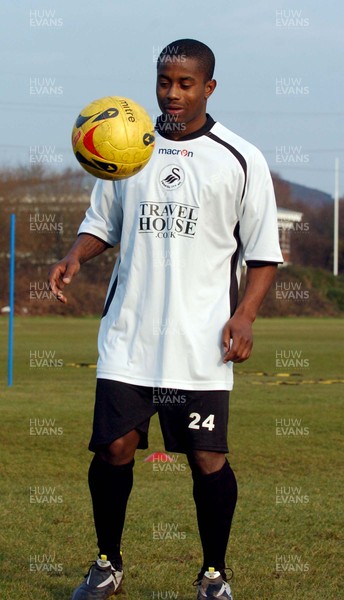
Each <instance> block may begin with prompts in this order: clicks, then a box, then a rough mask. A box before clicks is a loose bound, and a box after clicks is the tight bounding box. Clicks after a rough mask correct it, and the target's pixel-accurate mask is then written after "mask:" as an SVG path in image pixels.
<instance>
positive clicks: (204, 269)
mask: <svg viewBox="0 0 344 600" xmlns="http://www.w3.org/2000/svg"><path fill="white" fill-rule="evenodd" d="M78 233H79V234H80V233H88V234H91V235H94V236H97V237H98V238H100V239H102V240H104V241H105V242H107V243H108V244H111V245H112V246H113V245H115V244H117V243H118V242H120V244H121V246H120V254H119V257H118V259H117V261H116V265H115V268H114V271H113V274H112V277H111V281H110V285H109V289H108V293H107V298H106V301H105V307H104V313H103V316H102V320H101V324H100V330H99V338H98V344H99V360H98V369H97V376H98V377H99V378H104V379H113V380H119V381H123V382H128V383H132V384H136V385H144V386H152V387H164V388H170V389H185V390H230V389H232V387H233V373H232V363H227V364H224V363H223V362H222V358H223V351H222V344H221V334H222V329H223V326H224V324H225V323H226V321H227V320H228V319H229V317H230V316H231V315H232V314H233V312H234V311H235V307H236V303H237V294H238V285H239V277H240V270H241V264H242V259H245V261H246V263H248V264H250V261H252V264H254V262H255V261H263V262H273V263H278V262H282V261H283V258H282V255H281V251H280V248H279V243H278V227H277V213H276V203H275V197H274V191H273V186H272V181H271V176H270V173H269V169H268V166H267V164H266V161H265V159H264V158H263V156H262V154H261V153H260V151H259V150H258V149H257V148H256V147H255V146H253V145H252V144H250V143H248V142H246V141H245V140H243V139H242V138H240V137H239V136H237V135H236V134H234V133H232V132H231V131H229V130H228V129H226V128H225V127H223V126H222V125H221V124H220V123H217V122H214V121H213V119H212V118H211V117H209V116H208V118H207V123H206V125H205V126H204V127H203V128H202V129H201V130H199V131H197V132H195V133H194V134H191V135H189V136H187V137H184V138H183V139H182V140H180V141H173V140H170V139H167V138H165V137H163V135H161V134H159V133H157V134H156V144H155V148H154V152H153V156H152V158H151V160H150V162H149V163H148V165H147V166H146V167H145V168H144V169H143V170H142V171H141V172H140V173H138V174H137V175H135V176H134V177H131V178H130V179H125V180H122V181H116V182H112V181H103V180H100V179H99V180H97V182H96V184H95V187H94V190H93V192H92V196H91V206H90V208H89V209H88V210H87V213H86V216H85V219H84V221H83V222H82V224H81V226H80V229H79V232H78Z"/></svg>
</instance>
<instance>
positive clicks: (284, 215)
mask: <svg viewBox="0 0 344 600" xmlns="http://www.w3.org/2000/svg"><path fill="white" fill-rule="evenodd" d="M302 216H303V213H302V212H298V211H297V210H290V209H289V208H277V217H278V231H279V241H280V246H281V251H282V254H283V258H284V265H285V266H286V265H289V264H290V263H291V234H292V233H293V232H295V231H301V229H302V225H300V224H301V221H302Z"/></svg>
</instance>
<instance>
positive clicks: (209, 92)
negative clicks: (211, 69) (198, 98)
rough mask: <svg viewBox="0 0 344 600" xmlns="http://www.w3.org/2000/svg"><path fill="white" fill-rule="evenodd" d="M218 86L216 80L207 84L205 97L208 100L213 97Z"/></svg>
mask: <svg viewBox="0 0 344 600" xmlns="http://www.w3.org/2000/svg"><path fill="white" fill-rule="evenodd" d="M216 85H217V84H216V80H215V79H209V81H207V82H206V84H205V89H204V97H205V99H206V100H207V99H208V98H209V96H211V95H212V93H213V91H214V90H215V88H216Z"/></svg>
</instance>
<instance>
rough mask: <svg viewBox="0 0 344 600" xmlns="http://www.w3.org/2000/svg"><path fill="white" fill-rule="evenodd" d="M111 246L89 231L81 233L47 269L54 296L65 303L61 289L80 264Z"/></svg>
mask: <svg viewBox="0 0 344 600" xmlns="http://www.w3.org/2000/svg"><path fill="white" fill-rule="evenodd" d="M107 248H111V246H110V244H108V243H107V242H104V241H103V240H100V239H99V238H97V237H95V236H94V235H91V234H89V233H81V234H80V235H79V236H78V237H77V239H76V241H75V242H74V244H73V246H72V248H71V249H70V251H69V253H68V254H67V256H65V258H63V259H62V260H60V261H59V262H58V263H56V265H53V266H52V267H51V269H50V271H49V287H50V289H51V291H52V292H53V294H55V296H56V298H57V299H58V300H60V302H63V303H64V304H66V302H67V298H66V297H65V296H64V295H63V293H62V290H63V288H64V286H65V285H68V284H69V283H70V282H71V281H72V279H73V277H74V276H75V275H76V274H77V273H79V271H80V266H81V265H82V264H83V263H84V262H86V261H87V260H90V259H91V258H94V257H95V256H98V254H101V253H102V252H104V250H107Z"/></svg>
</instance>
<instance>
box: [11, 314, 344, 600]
mask: <svg viewBox="0 0 344 600" xmlns="http://www.w3.org/2000/svg"><path fill="white" fill-rule="evenodd" d="M97 328H98V320H97V319H91V318H87V319H86V318H85V319H69V318H50V317H49V318H48V317H46V318H38V317H37V318H18V319H16V324H15V372H14V385H13V387H12V388H7V386H6V344H7V320H6V319H5V318H1V320H0V337H1V342H2V343H1V366H0V369H1V370H0V382H1V395H0V400H1V534H0V535H1V550H0V552H1V554H0V556H1V568H0V588H1V598H2V600H31V599H34V600H69V598H70V595H71V592H72V590H73V588H74V587H75V586H76V585H77V584H78V583H79V582H80V580H81V578H82V575H83V574H84V573H85V572H86V571H87V569H88V566H89V562H88V561H92V560H93V559H94V558H95V555H96V552H97V549H96V540H95V534H94V531H93V521H92V513H91V504H90V499H89V493H88V487H87V470H88V464H89V460H90V454H89V452H88V450H87V444H88V438H89V434H90V427H91V420H92V411H93V394H94V379H95V369H94V368H93V367H92V366H88V367H87V366H78V365H80V364H84V365H85V364H88V365H94V363H95V361H96V335H97ZM343 330H344V325H343V321H340V320H337V319H311V318H309V319H302V318H298V319H288V318H284V319H271V320H269V319H260V320H258V321H257V322H256V324H255V350H254V354H253V356H252V357H251V359H250V360H249V361H248V362H246V363H243V364H242V365H240V366H238V367H237V369H236V384H235V390H234V392H233V393H232V396H231V418H230V433H229V437H230V447H231V455H230V460H231V464H232V466H233V468H234V470H235V472H236V475H237V478H238V485H239V502H238V505H237V510H236V514H235V519H234V524H233V529H232V535H231V541H230V545H229V548H228V565H229V566H231V567H232V569H233V570H234V573H235V575H234V579H233V586H232V587H233V592H234V598H235V600H258V599H259V600H316V599H318V598H319V599H320V598H321V599H322V598H324V599H325V598H326V600H340V599H342V598H344V586H343V573H344V556H343V554H344V550H343V549H344V543H343V530H344V527H343V526H344V523H343V512H344V510H343V507H344V502H343V500H344V498H343V497H344V491H343V490H344V481H343V479H344V476H343V464H344V452H343V389H344V386H343V382H344V377H343V359H342V354H341V350H342V347H343V337H344V336H343V333H344V331H343ZM50 361H51V363H50ZM30 363H31V364H30ZM47 364H53V366H51V367H48V366H47ZM158 450H163V443H162V438H161V435H160V431H159V427H158V422H157V419H156V418H154V419H153V420H152V424H151V432H150V447H149V450H146V451H139V452H138V453H137V455H136V465H135V484H134V489H133V492H132V495H131V498H130V502H129V507H128V512H127V523H126V529H125V535H124V539H123V551H124V562H125V571H126V580H125V586H124V588H125V590H124V593H123V594H122V596H119V598H130V599H131V600H156V599H158V598H160V599H164V598H177V599H178V600H195V597H196V594H195V588H193V587H192V585H191V583H192V581H193V580H194V578H195V576H196V574H197V572H198V568H199V566H200V558H201V551H200V545H199V542H198V536H197V532H196V526H195V511H194V507H193V501H192V496H191V489H192V488H191V478H190V472H189V468H188V467H186V466H185V457H184V456H183V455H179V456H175V457H174V460H175V463H173V464H174V467H173V470H166V468H165V465H164V464H163V463H156V464H155V467H154V466H153V465H152V463H149V462H144V458H145V457H147V456H148V455H149V454H150V453H152V452H155V451H158ZM209 518H210V519H211V518H212V515H209ZM167 531H168V532H170V534H171V535H166V532H167ZM161 538H163V539H161Z"/></svg>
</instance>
